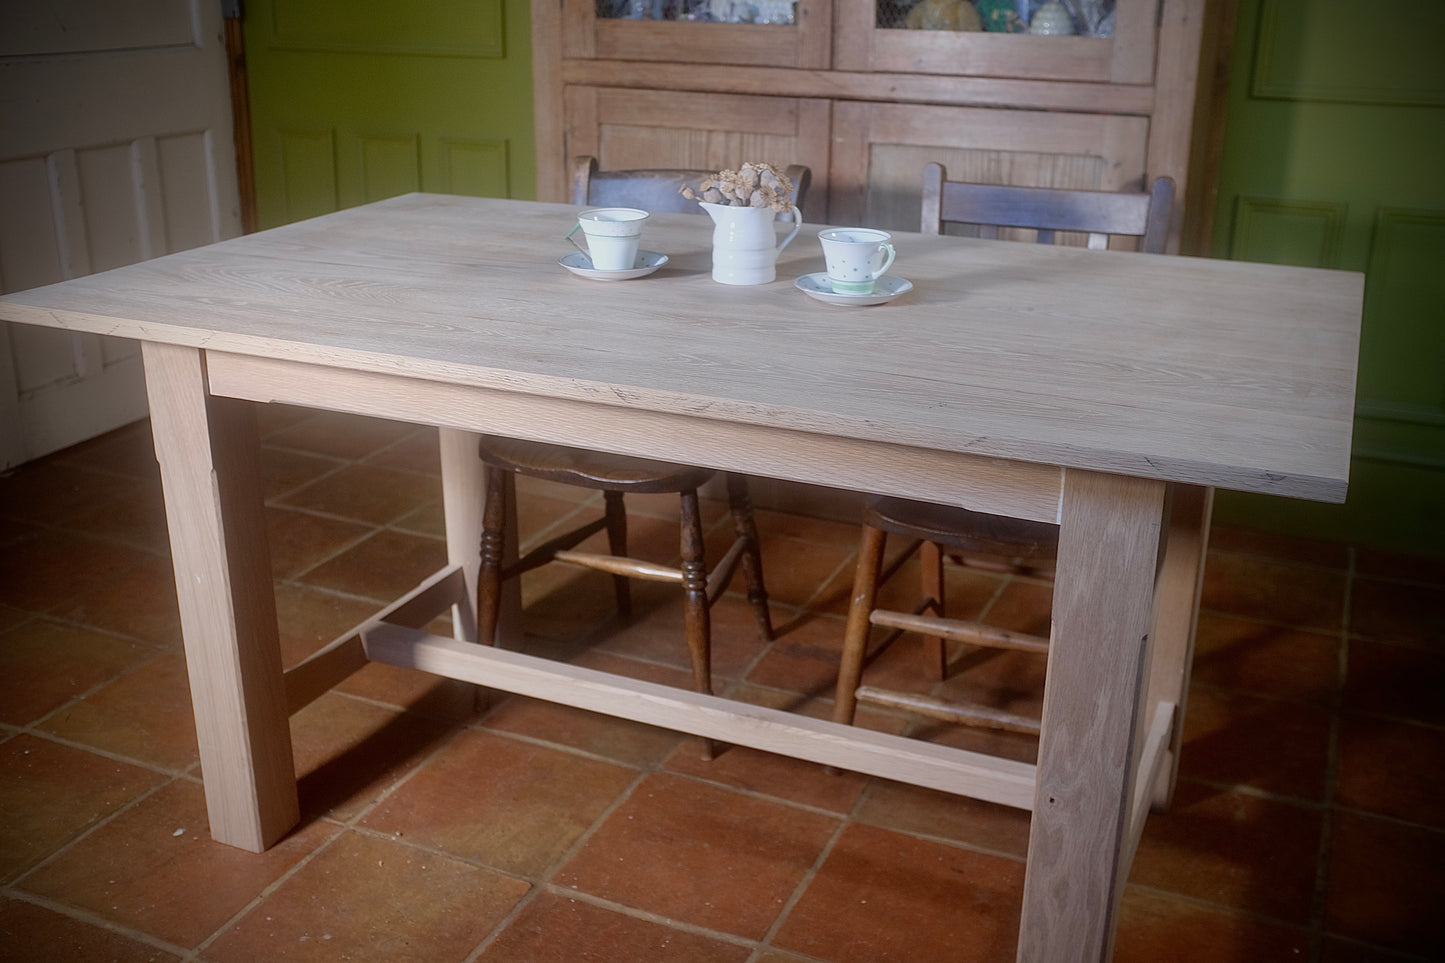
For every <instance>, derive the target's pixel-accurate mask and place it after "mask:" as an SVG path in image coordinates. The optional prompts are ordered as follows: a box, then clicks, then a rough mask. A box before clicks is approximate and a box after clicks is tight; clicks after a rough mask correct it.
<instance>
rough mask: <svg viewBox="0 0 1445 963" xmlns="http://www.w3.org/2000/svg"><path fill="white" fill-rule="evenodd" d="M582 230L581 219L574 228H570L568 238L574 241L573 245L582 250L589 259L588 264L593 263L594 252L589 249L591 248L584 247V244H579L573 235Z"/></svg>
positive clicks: (583, 254)
mask: <svg viewBox="0 0 1445 963" xmlns="http://www.w3.org/2000/svg"><path fill="white" fill-rule="evenodd" d="M580 230H582V222H581V221H578V222H577V224H576V225H575V226H574V227H573V228H572V230H570V231H568V232H567V240H569V241H571V242H572V246H573V247H575V248H576V249H577V250H579V251H581V252H582V256H583V257H585V258H586V259H587V263H588V264H591V263H592V252H591V251H589V250H587V248H586V247H584V246H583V245H581V244H578V243H577V239H576V238H575V237H573V236H572V235H574V234H576V233H577V232H578V231H580Z"/></svg>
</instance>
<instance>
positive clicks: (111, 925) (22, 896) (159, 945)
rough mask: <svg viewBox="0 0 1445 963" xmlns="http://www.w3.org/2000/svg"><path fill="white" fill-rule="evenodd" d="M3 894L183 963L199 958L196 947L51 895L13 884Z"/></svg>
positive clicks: (7, 897) (4, 889)
mask: <svg viewBox="0 0 1445 963" xmlns="http://www.w3.org/2000/svg"><path fill="white" fill-rule="evenodd" d="M0 893H3V896H4V898H5V899H13V900H16V901H18V902H22V903H29V904H30V905H32V906H39V907H41V908H42V909H45V910H49V911H50V912H52V913H55V914H57V915H59V916H64V917H66V918H68V919H73V920H76V921H79V922H81V923H85V924H87V925H89V926H94V927H96V928H97V929H100V930H104V931H105V932H107V933H113V934H115V935H117V936H123V937H125V938H126V939H130V940H134V941H135V942H137V943H141V944H143V945H145V946H148V947H150V948H152V949H156V950H161V951H163V952H165V953H170V954H173V955H175V956H177V957H179V959H180V961H181V963H184V961H187V960H192V959H195V957H196V954H197V951H196V950H195V949H194V948H191V949H187V948H186V947H183V946H181V945H180V944H178V943H171V942H169V941H167V940H163V939H161V938H160V937H158V936H153V935H152V934H150V933H147V932H146V931H145V930H140V929H135V928H134V927H130V926H126V925H124V924H122V923H117V922H116V921H115V920H112V919H108V918H106V917H104V916H101V915H100V914H98V913H94V912H91V911H90V910H88V909H86V908H85V907H83V906H75V905H74V904H71V903H66V902H62V901H60V900H57V899H54V898H52V897H49V896H43V895H40V894H38V893H31V892H27V891H26V890H21V889H16V888H14V887H12V886H10V885H6V886H5V887H4V888H3V889H0Z"/></svg>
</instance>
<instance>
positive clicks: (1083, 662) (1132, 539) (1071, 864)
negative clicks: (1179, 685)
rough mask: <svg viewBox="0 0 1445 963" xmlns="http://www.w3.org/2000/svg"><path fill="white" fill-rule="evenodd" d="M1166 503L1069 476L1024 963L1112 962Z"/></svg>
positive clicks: (1157, 491)
mask: <svg viewBox="0 0 1445 963" xmlns="http://www.w3.org/2000/svg"><path fill="white" fill-rule="evenodd" d="M1164 492H1165V485H1164V483H1163V482H1158V481H1150V480H1146V479H1138V478H1127V477H1123V476H1117V475H1102V474H1095V473H1091V472H1083V471H1068V472H1066V473H1065V477H1064V496H1063V510H1062V516H1061V527H1060V531H1059V556H1058V566H1057V577H1056V581H1055V586H1054V605H1053V622H1054V625H1053V636H1052V644H1051V646H1050V649H1049V661H1048V670H1047V676H1046V679H1045V684H1044V711H1043V729H1042V732H1041V734H1040V739H1039V759H1038V770H1037V782H1036V788H1035V791H1034V810H1033V818H1032V821H1031V823H1030V829H1029V855H1028V868H1027V870H1026V872H1025V876H1024V902H1023V916H1022V921H1021V924H1020V927H1019V947H1018V959H1019V960H1021V961H1030V963H1035V961H1040V960H1048V961H1050V963H1066V961H1074V960H1080V961H1083V960H1088V961H1102V960H1107V959H1108V958H1109V955H1110V953H1111V951H1112V944H1113V934H1114V921H1115V916H1116V914H1117V911H1118V907H1119V900H1120V896H1121V894H1122V890H1123V885H1124V878H1125V876H1126V875H1127V873H1128V866H1127V865H1125V860H1124V857H1123V852H1122V850H1123V846H1122V842H1123V836H1124V832H1125V827H1126V826H1127V823H1128V818H1129V810H1130V802H1131V797H1132V790H1133V783H1134V778H1135V772H1136V770H1137V767H1138V757H1139V751H1140V741H1141V734H1142V732H1143V725H1142V723H1143V721H1144V714H1143V712H1142V709H1143V700H1144V691H1145V689H1144V683H1145V679H1146V678H1147V673H1148V664H1147V662H1148V655H1149V631H1150V628H1151V622H1152V616H1153V596H1154V577H1155V572H1156V568H1157V563H1158V552H1159V539H1160V528H1161V525H1162V518H1163V511H1164Z"/></svg>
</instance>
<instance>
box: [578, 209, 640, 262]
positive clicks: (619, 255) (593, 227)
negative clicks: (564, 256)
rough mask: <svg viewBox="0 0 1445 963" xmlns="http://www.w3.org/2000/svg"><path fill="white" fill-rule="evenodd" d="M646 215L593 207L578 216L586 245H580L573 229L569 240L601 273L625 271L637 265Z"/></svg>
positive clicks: (631, 211)
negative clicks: (638, 246)
mask: <svg viewBox="0 0 1445 963" xmlns="http://www.w3.org/2000/svg"><path fill="white" fill-rule="evenodd" d="M647 216H648V215H647V212H646V211H642V210H638V209H637V208H635V207H594V208H591V209H590V210H586V211H583V212H582V213H581V214H578V215H577V227H580V228H581V229H582V233H583V234H584V235H585V236H586V238H587V246H586V247H583V246H582V245H581V244H578V243H577V239H576V238H575V237H573V236H572V235H574V234H576V233H577V227H574V228H572V231H571V233H569V234H568V235H567V239H568V240H569V241H571V242H572V244H573V245H574V246H575V247H576V248H577V250H579V251H581V252H582V253H583V254H585V255H587V256H588V257H589V258H590V259H591V260H592V267H593V268H594V269H596V270H598V271H626V270H628V269H630V268H632V267H635V266H636V265H637V245H638V242H639V241H641V239H642V222H643V221H645V220H647Z"/></svg>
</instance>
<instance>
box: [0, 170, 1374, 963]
mask: <svg viewBox="0 0 1445 963" xmlns="http://www.w3.org/2000/svg"><path fill="white" fill-rule="evenodd" d="M576 212H577V209H576V208H574V207H570V206H566V205H558V204H543V203H535V202H528V201H509V200H487V199H476V198H461V197H451V196H443V195H430V194H409V195H405V196H402V197H397V198H392V199H390V200H385V201H381V202H379V203H374V204H368V205H366V206H363V207H357V208H353V209H350V210H345V211H340V212H338V213H334V214H329V215H326V216H324V217H319V218H316V219H313V220H308V221H303V222H299V223H296V224H291V225H288V226H284V227H279V228H275V229H272V230H268V231H264V232H261V233H257V234H252V235H249V236H246V237H241V238H236V239H233V240H228V241H224V242H221V243H218V244H213V245H210V246H207V247H202V248H197V249H194V250H190V251H185V252H182V253H178V254H172V255H168V256H165V257H161V258H157V259H155V260H151V261H147V262H144V263H140V264H136V265H132V266H129V267H123V268H119V269H116V270H112V271H107V272H104V273H101V274H96V275H92V276H89V277H84V278H79V279H75V280H70V281H66V282H63V283H60V284H56V285H52V286H48V287H42V288H36V289H33V290H29V291H23V292H19V293H14V294H9V295H5V296H4V297H3V298H0V319H4V320H7V321H13V322H19V323H22V324H34V325H43V326H48V327H53V328H61V329H70V330H75V331H85V332H94V333H100V334H108V335H119V336H123V337H128V338H135V339H139V340H140V341H141V342H143V353H144V358H145V371H146V384H147V391H148V397H149V402H150V413H151V422H152V430H153V433H154V437H155V448H156V456H157V459H158V461H159V464H160V471H161V479H162V484H163V488H164V493H165V501H166V517H167V521H168V524H169V527H170V537H171V555H172V560H173V563H174V567H175V577H176V588H177V595H178V598H179V602H180V610H181V623H182V629H183V634H184V641H185V652H186V661H187V665H188V669H189V675H190V684H191V691H192V697H193V702H194V712H195V720H196V729H197V735H198V738H199V745H200V758H201V768H202V774H203V777H204V782H205V792H206V802H207V807H208V814H209V818H210V824H211V832H212V835H213V836H214V838H215V839H217V840H220V841H222V842H225V843H229V844H231V845H233V846H238V847H241V848H244V849H248V850H252V851H258V852H259V851H261V850H264V849H266V848H267V847H269V846H271V845H272V844H273V843H275V842H276V841H277V840H278V839H279V838H281V837H282V836H284V835H285V834H286V833H287V832H288V831H289V830H291V829H292V827H294V826H295V825H296V823H297V822H298V819H299V810H298V803H297V794H296V772H295V768H294V763H293V757H292V748H291V738H290V732H289V727H288V717H289V715H290V714H291V713H293V712H295V711H297V710H298V709H300V708H301V707H303V706H305V705H306V704H307V703H309V702H310V701H312V700H313V699H315V698H317V697H318V696H319V695H320V694H322V693H324V692H325V691H327V690H328V689H329V688H330V687H331V686H332V685H334V684H335V683H337V682H338V681H340V680H341V679H343V678H345V677H346V676H347V675H348V674H350V673H352V672H354V671H356V670H357V669H358V668H360V667H362V666H364V665H365V664H366V663H367V662H368V661H380V662H385V663H389V664H392V665H399V666H408V667H413V668H415V669H419V670H422V671H426V672H431V673H436V674H439V675H443V676H448V677H452V678H456V679H463V680H467V681H469V682H473V683H477V684H478V685H481V686H485V687H488V688H492V689H497V690H503V691H508V692H516V693H522V694H525V695H528V696H533V697H537V698H542V699H548V700H553V701H556V702H559V703H565V704H568V705H572V706H577V707H581V708H584V709H588V710H594V711H597V712H601V713H608V714H611V715H615V716H620V717H623V718H627V719H633V720H637V721H641V722H645V723H650V724H653V725H658V726H664V727H668V728H671V729H675V730H679V731H683V732H689V733H694V734H697V735H701V736H705V737H709V738H712V739H717V740H721V741H725V742H729V743H734V744H739V745H745V746H752V747H755V748H758V749H762V750H767V751H771V752H777V753H783V754H787V755H791V756H795V757H798V758H802V759H808V760H813V761H816V762H818V763H823V764H826V765H829V766H834V767H839V768H843V769H848V770H854V771H858V772H862V773H868V774H872V775H877V776H882V777H887V778H890V779H896V780H901V781H904V782H908V783H913V784H917V785H922V786H929V787H933V788H936V789H941V790H944V791H947V792H951V793H956V794H959V795H964V796H971V797H975V798H980V799H985V800H990V801H993V802H996V803H1002V804H1006V805H1009V806H1015V807H1019V808H1022V809H1026V810H1030V811H1031V813H1032V816H1031V823H1030V826H1031V828H1030V838H1029V848H1028V862H1027V869H1026V872H1025V882H1024V893H1023V910H1022V919H1021V924H1020V932H1019V943H1018V959H1020V960H1026V961H1033V963H1037V961H1047V963H1056V961H1064V960H1103V959H1107V958H1108V957H1109V955H1110V954H1111V952H1112V941H1113V932H1114V921H1115V917H1116V914H1117V910H1118V906H1119V900H1120V895H1121V890H1122V888H1123V885H1124V880H1125V878H1126V876H1127V874H1128V870H1129V865H1130V862H1131V860H1132V857H1133V853H1134V850H1135V847H1136V846H1137V843H1138V839H1139V836H1140V833H1141V831H1142V827H1143V824H1144V820H1145V817H1146V815H1147V813H1148V812H1149V811H1150V809H1151V807H1153V808H1166V807H1167V805H1168V802H1169V799H1170V794H1171V792H1172V789H1173V785H1174V780H1175V776H1176V771H1177V767H1178V761H1179V752H1180V736H1181V731H1182V728H1183V713H1184V707H1185V698H1186V693H1187V689H1188V676H1189V666H1190V659H1191V648H1192V644H1193V633H1194V624H1195V616H1196V611H1197V607H1198V601H1199V595H1200V585H1201V571H1202V566H1203V558H1204V550H1205V541H1206V533H1207V529H1208V525H1209V517H1210V506H1211V498H1212V492H1213V490H1214V489H1215V488H1224V489H1234V490H1239V491H1248V492H1260V493H1265V494H1271V495H1279V496H1289V497H1296V498H1306V499H1315V500H1320V501H1333V502H1338V501H1342V500H1343V498H1344V496H1345V490H1346V484H1347V481H1348V470H1349V456H1350V435H1351V423H1352V412H1353V405H1354V394H1355V371H1356V361H1357V353H1358V343H1359V330H1360V317H1361V305H1362V294H1363V279H1362V277H1361V276H1360V275H1358V274H1353V273H1347V272H1339V271H1324V270H1314V269H1303V268H1290V267H1279V266H1270V265H1261V264H1249V263H1242V262H1230V261H1220V260H1208V259H1200V258H1186V257H1170V256H1155V255H1143V254H1132V253H1126V252H1115V251H1090V250H1084V249H1080V248H1071V247H1048V246H1039V245H1029V244H1019V243H1006V242H997V241H979V240H974V239H969V238H959V237H947V236H943V237H939V236H926V235H921V234H909V233H901V232H900V233H898V234H896V235H895V238H894V243H895V247H896V250H897V260H896V262H895V264H894V265H893V268H892V273H893V274H894V275H896V276H899V277H902V278H905V279H907V280H909V281H911V282H912V284H913V288H912V290H911V291H909V292H907V293H905V294H902V295H900V296H898V297H896V298H894V299H893V300H891V301H888V302H887V303H884V304H879V305H876V306H871V307H852V306H837V305H833V304H828V303H823V302H821V301H818V300H815V299H812V298H810V297H808V296H806V295H805V294H804V293H803V292H802V291H800V290H798V289H797V288H795V286H794V280H795V279H797V278H799V277H800V276H803V275H806V274H809V273H814V272H818V271H821V270H822V269H823V262H822V252H821V248H820V246H819V244H818V242H817V240H816V239H815V238H814V236H813V234H812V231H811V230H809V229H806V228H805V230H804V232H803V233H802V234H800V235H799V237H798V238H797V239H796V240H795V241H794V243H792V244H791V245H790V246H789V247H787V248H786V249H785V250H784V251H783V253H782V254H781V256H780V258H779V261H778V279H777V280H776V281H774V282H772V283H769V284H762V285H755V286H742V287H739V286H729V285H723V284H719V283H716V282H714V281H713V280H712V279H711V277H710V265H711V245H712V225H711V223H710V222H709V221H708V220H707V219H705V218H701V217H695V216H690V215H683V214H673V215H654V216H653V217H651V218H650V219H649V220H648V222H647V224H646V227H645V230H644V234H643V243H642V246H643V248H644V249H645V250H649V251H655V252H660V253H663V254H666V255H667V257H668V259H669V260H668V262H667V264H666V265H664V266H663V267H662V268H661V269H660V270H658V271H657V272H656V273H654V274H652V275H650V276H648V277H645V278H638V279H634V280H626V281H598V280H591V279H586V278H582V277H578V276H574V275H573V274H571V273H569V272H568V271H567V270H564V268H563V267H562V266H561V265H560V264H559V263H558V259H559V257H561V256H562V255H565V254H567V253H569V252H570V251H571V250H572V248H571V246H570V245H569V244H568V243H567V241H566V240H564V236H565V235H566V234H567V233H568V231H569V230H570V229H571V228H572V227H573V226H574V224H575V223H576ZM258 402H259V403H271V402H281V403H286V404H292V405H303V406H308V407H312V408H321V409H331V410H335V411H342V412H354V413H357V414H362V415H369V416H377V417H382V418H390V419H399V420H404V421H408V422H415V423H420V424H425V425H434V426H436V427H437V428H438V429H439V433H440V450H441V465H442V483H443V502H444V508H445V514H446V542H447V551H448V557H449V561H448V564H447V565H446V566H445V567H443V568H442V569H441V570H439V571H437V572H436V573H434V574H432V575H431V576H430V577H428V578H427V579H425V580H423V581H422V582H421V583H420V584H419V585H417V586H416V587H415V588H414V589H413V590H412V591H410V592H409V593H407V594H406V595H405V596H403V597H402V598H400V599H398V600H396V601H395V602H394V603H392V604H390V605H388V606H387V607H386V608H385V609H383V610H382V611H380V612H378V613H377V615H376V616H375V617H374V618H372V619H369V620H367V621H366V622H365V623H363V624H362V625H360V626H357V628H356V629H355V630H354V631H351V632H348V633H345V634H344V635H342V636H341V637H340V638H338V639H336V640H335V641H334V642H332V643H331V644H330V645H327V646H326V647H324V648H323V649H321V650H320V651H318V652H317V653H316V654H315V655H313V656H311V657H310V658H308V659H307V660H305V661H304V662H302V663H300V664H297V665H295V666H292V667H290V668H287V669H285V670H283V666H282V663H281V656H280V651H279V645H278V629H277V617H276V604H275V597H274V594H273V583H272V572H271V567H270V560H269V553H268V548H267V544H266V538H265V526H264V524H263V516H262V490H261V484H260V478H259V472H258V460H259V446H258V437H257V428H256V417H255V403H258ZM480 433H497V434H503V435H509V436H514V437H519V438H527V439H533V440H539V441H546V442H555V443H563V444H568V445H574V446H579V445H580V446H585V447H588V448H592V449H597V450H606V451H611V452H619V453H625V454H629V455H638V456H644V457H651V458H661V459H666V460H669V461H680V462H686V463H690V464H696V465H703V466H708V467H712V468H716V469H722V470H726V471H731V472H742V473H747V474H750V475H755V476H763V477H768V478H775V479H783V480H790V481H796V482H805V483H815V484H821V485H826V486H830V487H833V488H843V489H848V490H852V491H858V492H868V493H878V494H887V495H897V496H904V497H909V498H916V499H922V500H926V501H931V502H938V503H944V504H951V505H961V506H966V507H968V508H971V509H974V510H979V511H985V512H991V513H997V514H1003V515H1010V516H1015V517H1019V518H1026V519H1034V520H1040V521H1046V522H1051V523H1057V524H1059V525H1060V538H1059V551H1058V562H1057V576H1056V581H1055V587H1054V596H1053V609H1052V631H1051V644H1050V649H1049V655H1048V665H1047V680H1046V684H1045V691H1044V706H1043V719H1042V732H1041V736H1040V739H1039V749H1038V757H1037V763H1036V764H1027V763H1023V762H1018V761H1012V760H1005V759H997V758H993V757H989V756H985V755H982V754H979V753H975V752H969V751H963V750H959V749H953V748H949V747H946V746H941V745H936V744H933V743H929V742H925V741H922V740H914V739H906V738H903V737H900V736H895V735H889V734H884V733H879V732H874V731H870V730H866V729H861V728H854V727H849V726H840V725H837V724H834V723H831V722H826V721H822V720H817V719H813V718H811V717H806V716H803V715H801V714H797V713H788V712H783V711H778V710H774V709H769V708H763V707H759V706H755V705H750V704H745V703H741V702H737V701H733V700H728V699H723V698H718V697H714V696H710V695H702V694H697V693H692V692H688V691H684V690H680V689H674V688H669V687H665V686H660V685H653V684H649V683H644V682H638V681H634V680H631V679H627V678H622V677H618V676H613V675H606V674H602V673H599V672H596V671H593V670H588V669H583V668H578V667H576V666H572V665H568V664H562V663H558V662H552V661H548V660H545V659H541V658H538V657H535V656H530V655H527V654H526V653H525V651H523V650H522V648H523V647H522V646H521V645H520V644H519V643H520V640H519V638H518V636H519V634H520V633H519V628H518V624H517V618H516V606H515V605H514V606H512V607H511V610H510V611H511V614H512V617H511V619H510V620H509V621H508V622H507V623H506V624H505V625H504V626H503V632H502V635H501V641H502V643H503V644H499V645H497V646H495V647H493V646H482V645H478V644H476V624H475V608H474V605H475V603H474V599H475V590H476V575H477V568H478V540H479V537H480V527H481V526H480V514H481V505H482V490H483V483H484V482H483V474H482V469H481V465H480V463H479V461H478V459H477V448H476V445H477V437H478V435H479V434H480ZM448 612H450V613H451V615H452V625H453V631H452V635H451V636H447V637H444V636H440V635H436V634H432V633H431V632H429V631H427V629H426V628H425V627H426V626H428V625H431V624H434V623H435V620H436V618H437V616H438V615H442V614H446V613H448ZM477 818H479V819H485V818H487V817H486V814H485V813H479V814H478V816H477ZM1163 818H1167V817H1163Z"/></svg>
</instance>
